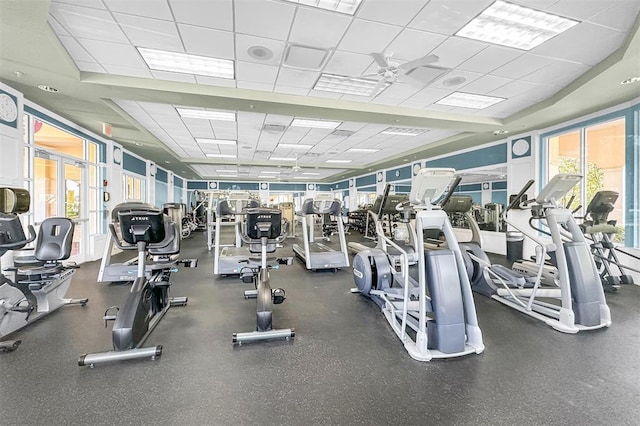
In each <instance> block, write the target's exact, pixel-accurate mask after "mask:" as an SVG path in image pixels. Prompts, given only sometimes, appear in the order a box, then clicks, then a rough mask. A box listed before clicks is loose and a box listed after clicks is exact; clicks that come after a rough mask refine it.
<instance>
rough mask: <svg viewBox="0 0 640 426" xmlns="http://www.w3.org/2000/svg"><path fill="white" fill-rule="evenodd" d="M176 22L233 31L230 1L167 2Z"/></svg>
mask: <svg viewBox="0 0 640 426" xmlns="http://www.w3.org/2000/svg"><path fill="white" fill-rule="evenodd" d="M169 4H170V6H171V10H172V11H173V16H175V19H176V22H181V23H183V24H189V25H197V26H199V27H206V28H215V29H218V30H226V31H233V2H232V0H215V1H202V0H169Z"/></svg>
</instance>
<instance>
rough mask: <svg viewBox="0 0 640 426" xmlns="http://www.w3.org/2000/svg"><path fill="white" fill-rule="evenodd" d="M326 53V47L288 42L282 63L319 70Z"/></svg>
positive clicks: (327, 52) (327, 53)
mask: <svg viewBox="0 0 640 426" xmlns="http://www.w3.org/2000/svg"><path fill="white" fill-rule="evenodd" d="M328 55H329V51H328V50H327V49H320V48H318V47H310V46H301V45H298V44H290V45H289V46H287V50H286V52H285V54H284V61H283V64H284V65H285V66H288V67H293V68H303V69H307V70H319V69H321V68H322V65H323V64H324V62H325V60H326V59H327V56H328Z"/></svg>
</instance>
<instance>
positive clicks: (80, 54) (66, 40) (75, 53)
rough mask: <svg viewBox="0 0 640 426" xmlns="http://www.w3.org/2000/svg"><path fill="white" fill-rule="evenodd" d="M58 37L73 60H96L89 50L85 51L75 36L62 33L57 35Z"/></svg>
mask: <svg viewBox="0 0 640 426" xmlns="http://www.w3.org/2000/svg"><path fill="white" fill-rule="evenodd" d="M58 38H59V39H60V41H61V42H62V44H63V45H64V48H65V49H66V50H67V52H68V53H69V55H71V57H72V58H73V60H74V61H76V62H93V63H95V62H96V61H95V59H93V56H91V55H90V54H89V52H87V51H86V50H85V48H84V47H82V46H81V45H80V43H78V41H77V40H76V39H75V38H73V37H70V36H63V35H60V36H58Z"/></svg>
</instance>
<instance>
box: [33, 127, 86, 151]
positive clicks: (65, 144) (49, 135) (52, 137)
mask: <svg viewBox="0 0 640 426" xmlns="http://www.w3.org/2000/svg"><path fill="white" fill-rule="evenodd" d="M33 123H34V124H33V140H34V143H35V144H36V145H37V146H41V147H44V148H46V149H47V150H50V151H55V152H59V153H61V154H66V155H70V156H72V157H75V158H80V159H84V141H83V140H82V139H80V138H79V137H77V136H74V135H72V134H71V133H67V132H65V131H62V130H60V129H58V128H57V127H53V126H51V125H50V124H47V123H44V122H42V121H40V120H33Z"/></svg>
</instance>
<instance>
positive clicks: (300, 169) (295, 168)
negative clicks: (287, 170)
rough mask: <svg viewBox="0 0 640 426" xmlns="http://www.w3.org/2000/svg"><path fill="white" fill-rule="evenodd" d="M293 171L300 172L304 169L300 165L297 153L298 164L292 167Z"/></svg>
mask: <svg viewBox="0 0 640 426" xmlns="http://www.w3.org/2000/svg"><path fill="white" fill-rule="evenodd" d="M291 171H292V172H293V173H298V172H300V171H302V167H300V166H298V156H297V155H296V164H295V165H294V166H293V167H292V168H291Z"/></svg>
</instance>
